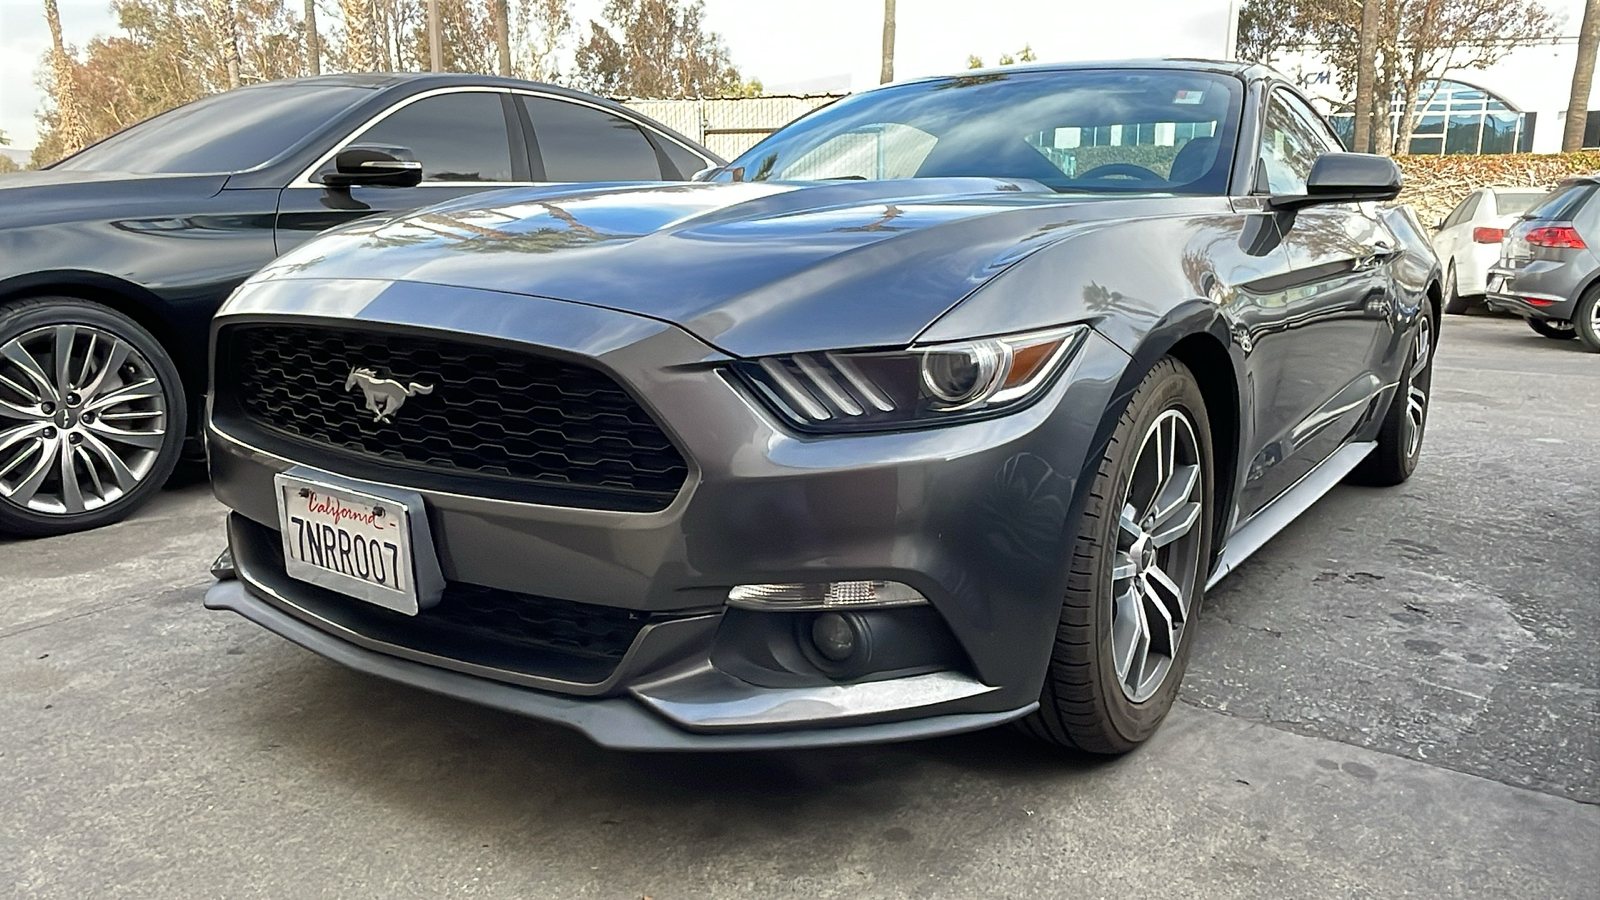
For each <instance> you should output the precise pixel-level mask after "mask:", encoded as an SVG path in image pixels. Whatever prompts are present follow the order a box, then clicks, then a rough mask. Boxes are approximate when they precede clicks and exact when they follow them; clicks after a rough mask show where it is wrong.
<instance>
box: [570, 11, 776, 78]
mask: <svg viewBox="0 0 1600 900" xmlns="http://www.w3.org/2000/svg"><path fill="white" fill-rule="evenodd" d="M704 14H705V3H704V0H606V5H605V10H604V13H603V15H604V18H605V20H606V21H605V24H601V23H600V22H597V21H594V20H592V19H591V20H590V22H589V35H588V37H587V38H586V39H585V40H584V41H583V43H581V44H579V45H578V49H577V53H576V56H575V59H574V64H575V66H576V72H575V73H574V74H575V78H574V81H575V82H576V84H577V86H578V87H582V88H584V89H586V90H589V91H592V92H594V93H597V94H603V95H609V96H613V97H650V98H655V99H669V100H670V99H676V98H682V97H716V96H728V95H736V96H737V95H747V94H749V93H750V92H751V91H757V92H759V90H760V84H759V83H756V82H746V81H745V80H744V78H743V77H742V76H741V75H740V74H739V70H738V69H737V68H736V67H735V66H734V65H733V62H732V60H730V59H729V58H728V51H727V49H726V48H724V47H723V45H722V37H721V36H720V35H718V34H717V33H716V32H714V31H709V30H707V29H706V27H705V25H704V23H703V22H702V18H703V17H704Z"/></svg>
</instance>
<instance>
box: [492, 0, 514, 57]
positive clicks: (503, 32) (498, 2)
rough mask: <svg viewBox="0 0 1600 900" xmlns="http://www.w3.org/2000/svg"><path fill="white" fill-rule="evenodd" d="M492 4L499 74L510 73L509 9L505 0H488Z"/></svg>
mask: <svg viewBox="0 0 1600 900" xmlns="http://www.w3.org/2000/svg"><path fill="white" fill-rule="evenodd" d="M489 2H490V3H491V5H492V6H493V18H494V43H495V49H496V50H497V51H499V52H498V54H497V55H498V56H499V63H500V67H499V68H498V69H496V71H497V72H499V73H500V74H501V75H510V74H511V9H510V7H509V5H508V4H507V2H506V0H489Z"/></svg>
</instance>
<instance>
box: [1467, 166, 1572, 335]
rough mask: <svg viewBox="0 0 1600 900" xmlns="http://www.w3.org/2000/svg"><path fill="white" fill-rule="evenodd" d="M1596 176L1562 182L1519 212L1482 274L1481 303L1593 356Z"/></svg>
mask: <svg viewBox="0 0 1600 900" xmlns="http://www.w3.org/2000/svg"><path fill="white" fill-rule="evenodd" d="M1596 190H1600V176H1583V177H1581V178H1569V179H1567V180H1566V181H1563V182H1561V183H1560V184H1558V185H1556V187H1555V189H1554V190H1552V191H1551V192H1550V195H1549V196H1548V197H1546V198H1545V199H1544V200H1543V201H1542V202H1541V203H1539V204H1537V205H1536V206H1534V207H1533V208H1532V209H1530V210H1528V211H1527V212H1526V213H1523V215H1522V218H1521V219H1520V220H1519V221H1518V222H1517V223H1516V224H1515V225H1513V226H1512V227H1511V229H1510V230H1509V231H1507V232H1506V236H1505V240H1504V241H1502V242H1501V244H1500V261H1499V262H1497V263H1496V264H1495V265H1494V266H1492V267H1491V268H1490V269H1489V281H1488V285H1487V288H1488V292H1487V294H1486V295H1485V302H1486V303H1487V304H1488V306H1489V308H1490V309H1497V310H1506V311H1508V312H1513V313H1516V314H1517V315H1519V316H1522V317H1523V318H1524V319H1526V320H1527V321H1528V324H1529V325H1530V326H1532V328H1533V330H1534V331H1537V332H1539V333H1540V334H1542V335H1544V336H1545V337H1548V338H1555V339H1558V340H1570V339H1572V338H1580V339H1582V341H1583V342H1584V344H1586V345H1587V346H1588V347H1589V349H1591V350H1595V351H1600V256H1596V255H1595V252H1594V250H1592V249H1590V248H1591V247H1592V246H1593V241H1595V240H1600V205H1597V204H1595V203H1591V202H1590V198H1592V197H1593V196H1594V195H1595V192H1596Z"/></svg>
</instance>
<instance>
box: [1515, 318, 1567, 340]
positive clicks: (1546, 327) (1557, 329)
mask: <svg viewBox="0 0 1600 900" xmlns="http://www.w3.org/2000/svg"><path fill="white" fill-rule="evenodd" d="M1527 321H1528V327H1529V328H1532V329H1533V330H1534V331H1537V332H1539V333H1540V334H1542V335H1544V336H1545V337H1547V338H1550V339H1551V340H1553V341H1570V340H1572V339H1573V338H1575V337H1577V336H1578V329H1577V328H1575V327H1573V325H1572V323H1571V322H1562V321H1558V320H1556V319H1528V320H1527Z"/></svg>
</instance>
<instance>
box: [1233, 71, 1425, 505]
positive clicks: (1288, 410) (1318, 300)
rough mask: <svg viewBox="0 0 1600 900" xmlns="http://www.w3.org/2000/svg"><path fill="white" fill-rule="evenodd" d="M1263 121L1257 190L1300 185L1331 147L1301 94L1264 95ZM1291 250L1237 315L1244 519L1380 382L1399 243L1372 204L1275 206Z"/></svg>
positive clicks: (1342, 429) (1354, 414) (1287, 481)
mask: <svg viewBox="0 0 1600 900" xmlns="http://www.w3.org/2000/svg"><path fill="white" fill-rule="evenodd" d="M1267 99H1268V103H1267V106H1266V115H1265V118H1264V120H1263V123H1262V133H1261V145H1260V150H1259V154H1258V160H1257V170H1256V184H1255V191H1254V193H1255V194H1257V195H1259V196H1263V197H1270V196H1274V195H1296V194H1304V193H1305V192H1306V179H1307V178H1308V177H1309V175H1310V174H1311V167H1312V165H1313V164H1314V163H1315V162H1316V160H1317V158H1318V157H1319V156H1321V155H1322V154H1324V153H1329V152H1337V151H1338V150H1339V144H1338V143H1337V140H1336V138H1334V136H1333V133H1332V132H1331V131H1330V130H1328V128H1327V127H1326V126H1325V125H1324V124H1322V122H1321V120H1320V118H1319V117H1317V115H1316V114H1315V113H1314V112H1312V111H1311V110H1310V109H1309V107H1307V106H1306V105H1305V103H1304V102H1303V101H1302V100H1300V98H1299V97H1297V96H1295V95H1294V94H1292V93H1290V92H1289V91H1287V90H1284V89H1282V88H1279V89H1275V90H1273V91H1272V92H1271V93H1270V95H1269V97H1268V98H1267ZM1274 218H1275V222H1276V225H1277V227H1278V229H1279V234H1280V237H1281V240H1282V242H1283V247H1284V250H1285V251H1286V252H1287V254H1288V265H1289V268H1288V270H1287V271H1286V272H1285V273H1284V275H1283V277H1281V278H1279V279H1276V280H1275V284H1274V291H1273V293H1272V295H1271V296H1272V302H1271V303H1263V304H1262V305H1261V306H1260V307H1258V308H1256V309H1254V310H1252V311H1250V312H1248V313H1246V314H1245V315H1246V317H1247V320H1248V321H1247V323H1246V324H1247V327H1248V328H1249V330H1250V333H1251V335H1252V343H1253V348H1252V351H1251V354H1250V368H1251V371H1250V376H1251V379H1252V391H1253V393H1254V396H1253V398H1252V401H1253V402H1252V407H1253V408H1252V414H1253V416H1254V417H1255V420H1254V423H1253V424H1254V429H1253V433H1254V435H1255V436H1256V438H1257V446H1256V447H1254V448H1252V449H1253V451H1254V453H1255V456H1254V458H1253V459H1252V461H1251V463H1250V465H1249V467H1248V477H1247V480H1246V483H1245V485H1244V488H1243V490H1242V491H1241V496H1240V506H1241V510H1240V511H1241V513H1243V514H1245V515H1248V514H1249V513H1251V512H1254V511H1255V510H1258V509H1260V508H1261V507H1262V506H1264V505H1266V504H1267V503H1269V502H1271V500H1273V499H1274V498H1275V497H1277V496H1278V495H1279V494H1281V493H1283V492H1284V491H1285V490H1287V489H1288V488H1290V487H1291V486H1293V485H1294V483H1295V482H1297V481H1299V480H1300V479H1301V478H1302V477H1304V476H1305V475H1306V473H1308V472H1309V471H1311V470H1312V469H1313V468H1315V467H1316V465H1317V464H1318V463H1320V462H1321V461H1322V460H1324V459H1326V458H1327V457H1328V455H1329V454H1331V453H1333V452H1334V451H1335V450H1337V449H1339V447H1340V446H1342V445H1343V443H1344V442H1345V440H1346V439H1347V438H1348V436H1349V434H1350V431H1351V429H1352V428H1353V427H1354V426H1355V425H1356V424H1357V423H1358V422H1359V420H1360V419H1361V418H1362V417H1363V416H1364V415H1365V414H1366V413H1367V411H1368V407H1369V405H1370V401H1371V400H1372V398H1373V397H1374V396H1376V395H1377V394H1378V392H1379V391H1380V390H1381V388H1382V384H1381V379H1379V378H1378V376H1377V375H1376V374H1375V373H1374V369H1375V366H1374V363H1375V362H1376V356H1377V355H1378V353H1379V352H1380V349H1381V347H1383V346H1386V343H1384V342H1382V341H1380V336H1381V334H1382V332H1383V331H1384V329H1385V328H1392V326H1391V325H1389V324H1388V323H1389V320H1390V318H1391V307H1392V301H1391V299H1390V295H1389V291H1390V287H1389V284H1388V270H1387V267H1386V266H1385V265H1384V262H1385V260H1386V259H1388V258H1389V257H1390V256H1392V255H1393V253H1394V252H1395V247H1397V246H1398V244H1397V241H1396V239H1395V238H1394V236H1393V235H1392V234H1390V233H1389V230H1388V228H1387V226H1385V225H1384V224H1383V222H1382V220H1381V219H1379V218H1378V216H1377V210H1376V208H1375V207H1374V206H1373V205H1371V204H1361V203H1330V204H1320V205H1313V206H1307V207H1303V208H1300V209H1297V210H1290V211H1279V212H1278V213H1277V214H1276V215H1275V217H1274Z"/></svg>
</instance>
